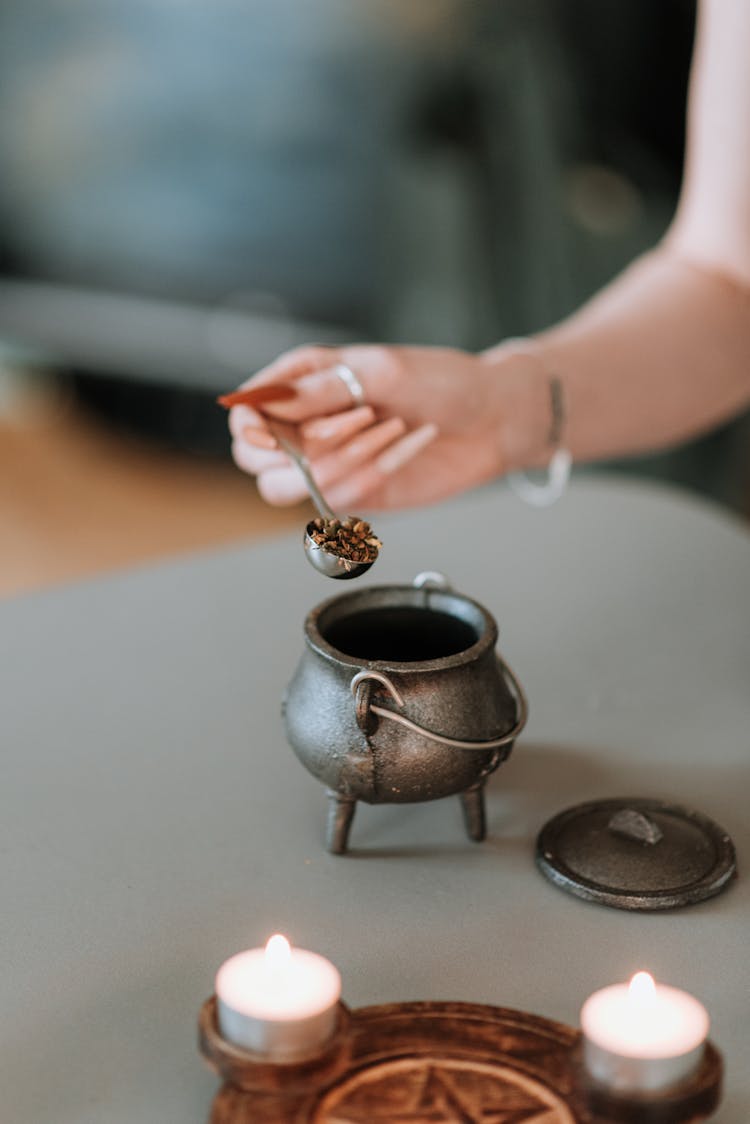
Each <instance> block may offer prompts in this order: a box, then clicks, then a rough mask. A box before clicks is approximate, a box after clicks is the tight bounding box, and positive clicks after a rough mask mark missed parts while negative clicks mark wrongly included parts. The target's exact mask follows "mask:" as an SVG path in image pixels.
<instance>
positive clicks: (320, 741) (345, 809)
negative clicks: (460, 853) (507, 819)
mask: <svg viewBox="0 0 750 1124" xmlns="http://www.w3.org/2000/svg"><path fill="white" fill-rule="evenodd" d="M497 637H498V629H497V624H496V623H495V621H494V619H493V618H492V616H490V614H489V613H488V612H487V610H486V609H485V608H483V606H481V605H480V604H478V603H477V602H476V601H472V600H471V599H470V598H468V597H464V596H463V595H462V594H459V593H456V592H455V591H453V590H452V589H451V588H450V586H449V585H448V583H447V581H446V580H445V578H443V577H442V575H437V574H420V575H419V576H418V577H417V578H416V579H415V581H414V584H413V585H410V586H408V585H407V586H382V587H369V588H365V589H362V590H354V591H353V592H350V593H345V594H343V595H341V596H338V597H334V598H332V599H330V600H328V601H326V602H324V603H323V604H322V605H319V606H317V608H315V609H313V611H312V612H311V613H309V614H308V617H307V619H306V621H305V649H304V652H303V655H302V658H301V660H300V663H299V665H298V667H297V671H296V673H295V675H294V678H293V679H292V682H291V683H290V685H289V688H288V690H287V693H286V695H285V698H284V703H283V707H282V710H283V715H284V723H285V728H286V733H287V737H288V739H289V741H290V743H291V745H292V747H293V749H294V751H295V753H296V754H297V756H298V757H299V759H300V760H301V761H302V763H303V764H304V765H305V767H306V768H307V769H309V771H310V772H311V773H312V774H313V775H314V776H315V777H317V778H318V779H319V780H321V781H322V782H323V783H324V784H325V785H326V787H327V789H328V795H329V798H330V805H329V820H328V837H327V846H328V849H329V850H330V851H332V852H333V853H334V854H340V853H342V852H343V851H345V850H346V848H347V845H348V837H349V830H350V827H351V822H352V818H353V816H354V812H355V809H356V805H357V802H358V801H360V800H364V801H366V802H367V803H369V804H381V803H391V804H394V803H395V804H403V803H411V802H416V801H424V800H437V799H440V798H442V797H444V796H451V795H458V796H460V798H461V803H462V806H463V811H464V817H465V821H466V827H467V831H468V834H469V837H470V838H471V839H475V840H481V839H483V838H484V835H485V812H484V785H485V783H486V781H487V778H488V777H489V775H490V774H491V773H493V772H494V771H495V769H497V768H498V766H499V765H500V764H501V763H502V762H503V761H505V759H506V758H507V757H508V755H509V754H510V751H511V749H512V747H513V743H514V741H515V739H516V738H517V737H518V735H519V734H520V732H521V730H522V729H523V727H524V725H525V723H526V717H527V704H526V698H525V695H524V692H523V689H522V687H521V685H520V683H519V682H518V680H517V679H516V677H515V676H514V675H513V673H512V672H511V670H510V668H509V667H508V666H507V664H506V663H505V662H504V661H503V660H502V659H501V658H500V656H499V655H498V654H497V653H496V652H495V645H496V643H497Z"/></svg>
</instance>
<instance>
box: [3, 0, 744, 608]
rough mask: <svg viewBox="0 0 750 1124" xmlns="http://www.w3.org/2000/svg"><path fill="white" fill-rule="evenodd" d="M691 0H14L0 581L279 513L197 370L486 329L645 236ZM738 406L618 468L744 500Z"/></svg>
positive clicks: (655, 219) (132, 552)
mask: <svg viewBox="0 0 750 1124" xmlns="http://www.w3.org/2000/svg"><path fill="white" fill-rule="evenodd" d="M693 21H694V7H693V5H692V4H691V3H689V2H688V0H662V3H660V4H653V3H652V2H651V0H607V2H606V3H605V4H602V3H601V2H600V0H472V2H471V3H467V2H466V0H304V2H303V0H241V2H240V0H211V2H210V3H208V2H207V0H203V2H200V0H179V2H178V0H128V3H127V4H121V3H118V2H116V0H3V2H2V4H1V5H0V168H1V169H2V174H1V175H0V546H1V549H0V594H2V593H10V592H14V591H17V590H22V589H29V588H33V587H35V586H39V585H45V584H50V583H53V582H56V581H60V580H66V579H69V578H71V577H72V578H75V577H81V576H85V575H87V574H90V573H93V572H96V571H97V570H102V569H109V568H111V567H113V566H120V565H124V564H128V563H130V562H133V561H138V560H141V559H146V558H152V557H156V556H159V555H161V554H164V553H169V552H173V551H176V550H181V549H186V548H191V547H194V546H202V545H209V544H212V543H216V542H223V541H229V540H231V539H233V538H239V537H243V536H247V535H249V534H258V535H261V534H270V533H273V532H275V531H277V530H279V529H281V528H286V527H289V526H298V525H299V522H300V512H299V511H296V512H294V511H292V512H289V511H279V510H274V509H271V508H269V507H267V506H266V505H264V504H263V503H262V501H260V499H259V498H258V496H257V493H256V492H255V486H254V483H253V482H252V481H251V480H249V479H248V478H246V477H244V476H243V475H242V474H240V473H239V472H238V471H237V470H236V469H234V468H233V466H232V465H231V463H230V461H229V441H228V437H227V431H226V418H225V415H224V413H223V411H221V410H220V409H219V408H218V407H217V406H216V405H215V403H214V399H215V396H216V394H217V393H219V392H221V391H224V390H226V389H229V388H231V387H233V386H235V385H236V384H237V383H238V382H239V381H240V380H241V379H243V378H245V377H247V375H248V374H250V373H251V372H253V371H254V370H256V369H257V368H258V367H260V366H262V365H263V364H264V363H266V362H267V361H269V360H270V359H272V358H273V357H274V356H275V355H277V354H278V353H279V352H280V351H282V350H284V349H285V348H287V347H290V346H293V345H294V344H297V343H302V342H309V341H317V342H330V343H336V342H343V341H347V340H353V339H360V340H361V339H366V340H388V341H404V342H412V343H426V344H449V345H455V346H459V347H466V348H470V349H477V348H482V347H486V346H489V345H490V344H492V343H494V342H497V341H498V340H499V339H501V338H502V337H503V336H505V335H521V334H525V333H528V332H532V331H534V330H536V329H540V328H542V327H545V326H546V325H548V324H549V323H551V322H553V321H555V320H557V319H559V318H560V317H562V316H564V315H566V314H567V313H569V312H570V311H572V310H573V309H574V308H575V307H576V306H577V305H579V304H580V303H581V302H582V301H583V300H585V299H586V297H587V296H589V295H590V294H591V293H592V292H594V291H595V290H596V289H597V288H599V287H600V286H601V285H602V284H603V283H605V282H606V281H607V280H608V279H609V278H611V277H612V276H613V275H614V274H615V273H617V272H618V271H619V270H620V269H621V268H622V267H623V266H624V265H625V264H626V263H627V262H628V261H629V260H631V259H632V258H633V257H634V256H635V255H636V254H637V253H639V252H640V251H642V250H644V249H646V248H648V247H649V246H652V245H653V244H654V243H655V242H656V241H657V240H658V238H659V237H660V235H661V233H662V232H663V230H664V229H665V227H666V225H667V223H668V222H669V219H670V217H671V215H672V212H673V209H674V205H675V200H676V195H677V190H678V186H679V181H680V173H681V164H682V151H683V125H684V109H685V92H686V82H687V74H688V65H689V59H690V50H691V45H692V36H693ZM749 444H750V443H749V442H748V420H747V419H746V418H743V419H740V420H739V421H737V422H735V423H733V424H732V425H730V426H727V427H725V428H724V429H722V430H721V431H719V432H718V433H715V434H713V435H712V436H711V437H710V438H707V439H705V440H702V441H700V442H696V443H694V444H693V445H690V446H688V447H686V448H684V449H681V450H680V451H679V452H676V453H672V454H669V455H665V456H658V457H651V458H639V459H638V460H633V461H630V462H627V463H623V464H617V465H613V466H611V467H613V468H615V469H617V470H618V471H627V472H638V473H643V474H648V475H651V476H654V477H659V478H664V479H670V480H674V481H677V482H679V483H681V484H683V485H685V486H687V487H689V488H693V489H697V490H699V491H701V492H703V493H705V494H707V495H710V496H712V497H713V498H715V499H717V500H719V501H720V502H721V503H724V504H726V505H728V506H729V507H731V508H732V509H734V510H736V511H739V512H742V513H744V514H747V513H748V509H750V462H749V460H748V454H747V450H748V446H749Z"/></svg>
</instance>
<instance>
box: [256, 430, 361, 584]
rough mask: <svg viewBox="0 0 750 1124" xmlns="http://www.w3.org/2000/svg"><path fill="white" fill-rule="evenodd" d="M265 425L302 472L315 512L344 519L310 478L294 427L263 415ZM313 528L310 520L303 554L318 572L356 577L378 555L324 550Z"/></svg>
mask: <svg viewBox="0 0 750 1124" xmlns="http://www.w3.org/2000/svg"><path fill="white" fill-rule="evenodd" d="M266 425H267V426H268V428H269V429H270V431H271V433H272V434H273V436H274V437H275V438H276V440H277V442H278V444H279V447H280V448H281V449H283V450H284V452H285V453H286V455H287V456H288V457H289V458H290V459H291V460H293V461H294V463H295V464H296V465H297V467H298V469H299V470H300V472H301V473H302V475H303V477H304V479H305V483H306V484H307V490H308V491H309V493H310V498H311V499H312V502H313V504H314V505H315V507H316V509H317V511H318V514H319V515H320V516H321V517H322V518H323V519H325V520H334V519H336V520H338V521H339V522H344V520H341V519H339V516H337V515H336V513H335V512H334V511H333V510H332V509H331V507H330V506H329V504H328V503H327V502H326V500H325V499H324V497H323V494H322V493H321V491H320V489H319V488H318V485H317V484H316V483H315V481H314V480H313V477H312V472H311V471H310V462H309V461H308V459H307V457H306V456H305V454H304V453H303V452H302V450H301V449H300V448H299V446H298V445H297V443H296V441H295V438H294V431H293V428H292V427H291V426H288V425H285V424H283V423H280V422H277V421H275V420H274V421H270V420H269V419H268V418H266ZM355 522H356V519H355ZM314 531H315V526H314V524H313V522H312V521H311V522H309V523H308V524H307V526H306V528H305V537H304V547H305V557H306V558H307V561H308V562H309V563H310V565H311V566H312V567H313V568H314V569H316V570H317V571H318V573H319V574H323V575H324V576H325V577H327V578H338V579H340V580H342V581H346V580H349V579H351V578H358V577H360V576H361V575H362V574H364V573H366V572H367V570H369V569H370V567H371V566H372V564H373V562H374V561H375V558H377V555H376V556H375V558H373V559H371V560H370V561H369V562H356V561H354V560H353V559H351V558H348V557H347V556H346V555H345V554H340V553H337V552H336V551H335V550H330V549H328V550H326V549H325V546H324V545H322V544H319V543H317V542H316V541H315V540H314V538H313V537H312V536H313V532H314Z"/></svg>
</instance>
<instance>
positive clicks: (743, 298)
mask: <svg viewBox="0 0 750 1124" xmlns="http://www.w3.org/2000/svg"><path fill="white" fill-rule="evenodd" d="M534 350H535V355H534V356H530V357H527V358H526V362H527V363H528V364H529V365H530V366H531V365H532V364H535V365H536V366H537V368H538V367H539V366H543V367H544V368H546V370H547V371H548V372H549V374H550V375H553V374H554V375H555V376H557V377H558V378H559V379H560V380H561V382H562V386H563V392H564V398H565V413H566V427H565V434H564V443H565V444H566V446H567V447H568V448H569V449H570V450H571V452H572V454H573V456H574V459H575V460H577V461H583V460H593V459H597V458H606V457H611V456H617V455H622V454H628V453H637V452H644V451H650V450H653V449H659V448H664V447H666V446H670V445H673V444H676V443H679V442H682V441H684V440H687V439H689V438H690V437H693V436H695V435H697V434H699V433H701V432H704V431H706V430H708V429H711V428H713V427H715V426H716V425H718V424H720V423H721V422H722V421H724V420H725V419H726V418H728V417H730V416H732V415H733V414H734V413H736V412H738V411H739V410H741V409H742V408H743V406H745V405H746V404H750V292H749V291H748V290H746V289H745V288H744V287H743V286H742V285H741V284H740V283H738V282H736V281H734V280H733V279H730V278H728V277H725V276H723V275H721V274H720V273H718V272H715V271H713V270H710V269H706V268H705V267H703V266H696V265H693V264H692V263H691V262H689V261H687V260H685V259H683V258H681V257H679V256H677V255H676V254H675V253H673V252H672V251H671V250H670V249H668V248H666V246H665V247H661V248H659V249H658V250H655V251H654V252H652V253H650V254H647V255H646V256H644V257H643V258H641V259H639V260H638V261H636V262H635V263H634V264H633V265H632V266H631V267H630V268H629V269H627V270H626V271H625V272H624V273H623V274H622V275H620V276H619V277H618V278H617V279H616V280H615V281H614V282H612V284H611V285H609V286H608V287H607V288H605V289H604V290H603V291H602V292H601V293H599V294H598V295H597V296H596V297H595V298H594V299H593V300H591V301H590V302H589V303H587V304H586V305H584V306H583V307H582V308H581V309H580V310H579V311H578V312H576V313H575V314H574V315H573V316H571V317H570V318H569V319H567V320H565V321H563V322H562V323H561V324H559V325H556V326H555V327H553V328H551V329H549V330H548V331H545V332H543V333H541V334H540V335H538V336H537V337H535V339H534ZM512 351H513V344H512V343H509V344H507V345H503V344H501V345H500V346H499V347H497V348H494V349H493V350H492V351H491V352H488V353H485V356H486V359H487V361H488V362H490V363H492V364H494V363H497V364H498V365H499V366H502V365H503V364H504V362H505V361H506V357H507V356H508V355H509V354H512ZM519 361H520V359H519ZM538 432H539V430H538V428H537V434H538ZM541 456H542V451H541V450H540V449H538V448H535V447H534V446H533V444H532V445H530V446H529V449H528V454H527V458H526V459H527V460H528V461H529V463H535V462H537V461H538V460H540V459H541Z"/></svg>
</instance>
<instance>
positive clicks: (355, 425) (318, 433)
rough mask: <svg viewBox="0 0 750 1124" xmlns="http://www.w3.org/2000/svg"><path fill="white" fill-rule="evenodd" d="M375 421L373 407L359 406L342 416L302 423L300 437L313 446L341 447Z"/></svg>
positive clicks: (337, 415)
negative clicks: (344, 442)
mask: <svg viewBox="0 0 750 1124" xmlns="http://www.w3.org/2000/svg"><path fill="white" fill-rule="evenodd" d="M374 421H375V411H374V410H373V408H372V406H358V407H357V408H356V409H354V410H344V411H343V412H342V413H340V414H331V415H329V416H327V417H322V418H313V419H312V420H311V421H306V422H302V424H301V425H300V435H301V437H302V440H303V441H304V442H306V443H309V444H311V445H321V446H325V445H340V444H341V443H342V442H343V441H346V440H348V438H350V437H353V436H354V434H355V433H358V432H359V430H361V429H365V428H366V427H367V426H368V425H372V423H373V422H374Z"/></svg>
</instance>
